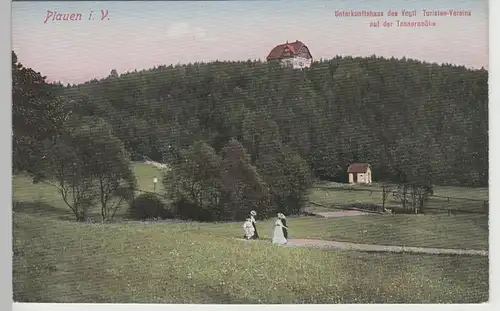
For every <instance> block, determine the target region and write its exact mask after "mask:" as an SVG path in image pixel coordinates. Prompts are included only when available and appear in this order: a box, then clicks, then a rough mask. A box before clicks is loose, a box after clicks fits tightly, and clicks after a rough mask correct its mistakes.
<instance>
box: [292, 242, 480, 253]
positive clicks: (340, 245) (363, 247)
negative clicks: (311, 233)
mask: <svg viewBox="0 0 500 311" xmlns="http://www.w3.org/2000/svg"><path fill="white" fill-rule="evenodd" d="M283 246H284V247H314V248H321V249H326V250H335V249H337V250H348V251H363V252H392V253H419V254H434V255H437V254H442V255H476V256H488V251H486V250H472V249H449V248H427V247H407V246H389V245H371V244H356V243H348V242H336V241H324V240H308V239H290V240H288V243H287V244H285V245H283Z"/></svg>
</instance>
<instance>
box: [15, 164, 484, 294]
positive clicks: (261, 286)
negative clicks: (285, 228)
mask: <svg viewBox="0 0 500 311" xmlns="http://www.w3.org/2000/svg"><path fill="white" fill-rule="evenodd" d="M134 169H135V172H136V174H137V175H138V179H139V188H141V189H146V190H152V178H153V177H154V176H156V175H157V174H158V173H157V170H156V169H155V168H153V167H150V166H144V165H141V164H139V165H136V166H135V168H134ZM157 177H160V175H159V174H158V176H157ZM148 184H149V187H150V188H151V189H148ZM13 187H14V189H13V191H14V200H15V201H16V205H15V207H14V210H15V214H14V229H13V230H14V239H13V240H14V241H13V244H14V246H13V248H14V267H13V268H14V273H13V283H14V284H13V285H14V299H15V300H16V301H24V302H35V301H43V302H124V303H125V302H158V303H189V302H192V303H280V302H287V303H301V302H310V303H314V302H317V303H335V302H366V303H370V302H393V303H394V302H415V303H419V302H456V303H458V302H480V301H486V300H487V299H488V259H487V258H483V257H455V256H422V255H406V254H399V255H395V254H365V253H355V252H348V253H336V252H325V251H321V250H315V249H291V248H276V247H273V246H272V245H270V244H269V243H268V242H266V241H257V242H255V243H246V244H244V243H243V242H240V241H237V240H236V239H234V237H235V236H240V235H241V230H242V229H241V224H239V223H233V224H199V223H192V224H170V225H161V224H158V225H141V224H105V225H100V224H94V225H88V224H76V223H74V222H73V220H72V215H71V213H69V212H68V210H67V208H66V207H65V205H64V203H62V202H61V200H60V198H59V196H58V195H57V193H55V192H54V190H53V189H52V188H50V187H47V186H43V185H32V184H30V183H29V180H28V179H26V178H23V177H15V178H14V180H13ZM157 190H158V189H157ZM432 217H438V216H405V215H398V216H397V217H392V216H388V217H384V216H375V217H371V216H370V217H365V216H363V217H348V218H344V219H319V218H313V217H306V218H301V219H293V218H291V219H290V220H289V222H290V226H291V235H292V237H303V238H307V237H310V238H326V239H339V240H346V241H352V242H365V243H369V242H373V243H382V244H400V243H403V244H404V245H410V244H411V245H418V246H427V245H422V243H424V244H429V246H442V247H456V246H461V247H470V248H485V247H486V245H487V230H486V229H485V227H484V223H481V222H480V221H478V220H474V219H472V218H471V219H467V218H462V217H458V216H456V217H453V216H452V217H448V216H446V217H443V218H439V219H438V218H432ZM259 225H260V226H259V229H260V233H261V235H263V236H268V237H269V235H270V231H271V223H270V222H269V221H264V222H261V223H260V224H259ZM457 228H459V229H457ZM365 230H366V231H365ZM436 235H437V237H438V238H436ZM412 240H413V241H412ZM396 242H397V243H396ZM283 273H284V274H283ZM252 275H253V276H254V278H255V280H254V281H252V280H251V279H250V277H251V276H252Z"/></svg>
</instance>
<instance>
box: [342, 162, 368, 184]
mask: <svg viewBox="0 0 500 311" xmlns="http://www.w3.org/2000/svg"><path fill="white" fill-rule="evenodd" d="M347 174H349V183H350V184H371V183H372V168H371V166H370V164H368V163H352V164H351V165H349V167H348V168H347Z"/></svg>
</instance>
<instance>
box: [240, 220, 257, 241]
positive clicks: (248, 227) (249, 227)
mask: <svg viewBox="0 0 500 311" xmlns="http://www.w3.org/2000/svg"><path fill="white" fill-rule="evenodd" d="M243 230H244V231H245V235H244V236H243V238H244V239H246V240H250V239H251V238H252V237H253V235H254V233H255V229H254V227H253V224H252V220H251V219H250V218H247V220H246V221H245V223H244V224H243Z"/></svg>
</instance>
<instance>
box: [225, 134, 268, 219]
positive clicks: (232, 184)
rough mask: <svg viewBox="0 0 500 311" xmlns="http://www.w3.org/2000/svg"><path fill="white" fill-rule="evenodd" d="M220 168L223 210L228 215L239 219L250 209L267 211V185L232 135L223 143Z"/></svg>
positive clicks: (263, 213)
mask: <svg viewBox="0 0 500 311" xmlns="http://www.w3.org/2000/svg"><path fill="white" fill-rule="evenodd" d="M221 168H222V171H221V179H222V184H223V186H224V194H225V202H224V204H225V212H226V213H225V214H226V215H227V214H229V215H230V219H233V220H243V219H244V218H245V217H246V216H247V215H248V213H249V212H250V211H251V210H255V211H256V212H257V213H258V214H259V215H262V216H267V215H269V213H270V209H269V208H270V206H269V204H268V203H269V200H268V186H267V185H266V184H265V182H264V180H263V178H262V177H261V175H260V174H259V173H258V171H257V169H256V168H255V167H254V166H253V165H251V163H250V157H249V156H248V155H247V154H246V152H245V149H244V148H243V146H242V145H241V143H240V142H239V141H238V140H236V139H234V138H232V139H231V140H229V142H228V143H227V145H226V146H225V147H224V149H223V160H222V167H221Z"/></svg>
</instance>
